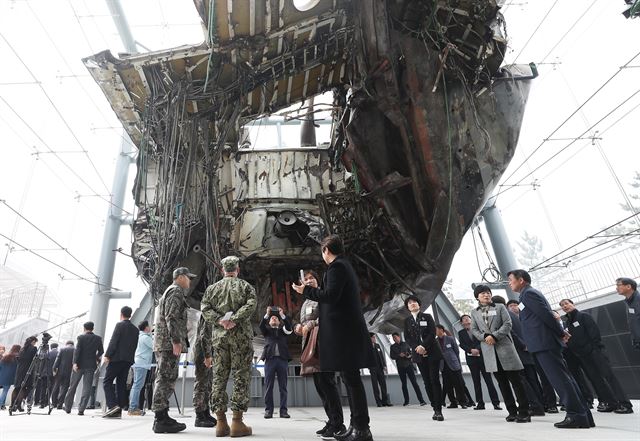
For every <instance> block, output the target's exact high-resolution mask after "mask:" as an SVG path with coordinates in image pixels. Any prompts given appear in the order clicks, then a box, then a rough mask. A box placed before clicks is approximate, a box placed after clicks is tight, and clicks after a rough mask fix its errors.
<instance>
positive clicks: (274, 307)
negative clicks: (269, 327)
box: [271, 306, 280, 316]
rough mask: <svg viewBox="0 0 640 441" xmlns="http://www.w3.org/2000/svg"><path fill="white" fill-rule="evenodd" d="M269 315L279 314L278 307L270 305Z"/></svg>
mask: <svg viewBox="0 0 640 441" xmlns="http://www.w3.org/2000/svg"><path fill="white" fill-rule="evenodd" d="M271 315H277V316H280V309H279V308H278V307H277V306H271Z"/></svg>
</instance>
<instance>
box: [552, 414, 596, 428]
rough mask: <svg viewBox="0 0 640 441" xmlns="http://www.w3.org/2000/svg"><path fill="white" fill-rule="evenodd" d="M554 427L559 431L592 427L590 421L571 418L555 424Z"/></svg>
mask: <svg viewBox="0 0 640 441" xmlns="http://www.w3.org/2000/svg"><path fill="white" fill-rule="evenodd" d="M554 426H555V427H557V428H558V429H588V428H589V427H591V425H590V424H589V422H588V421H579V420H576V419H575V418H573V417H570V416H568V417H566V418H565V419H564V420H563V421H560V422H559V423H555V424H554Z"/></svg>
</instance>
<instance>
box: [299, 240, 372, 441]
mask: <svg viewBox="0 0 640 441" xmlns="http://www.w3.org/2000/svg"><path fill="white" fill-rule="evenodd" d="M321 247H322V258H323V259H324V261H325V263H326V264H327V265H328V268H327V272H326V274H325V276H324V279H323V282H322V286H321V287H320V288H313V287H312V286H308V285H307V286H305V285H296V284H294V285H293V289H295V290H296V292H298V293H299V294H304V297H305V298H307V299H310V300H314V301H316V302H318V303H319V304H320V307H319V309H320V312H319V322H320V324H321V326H320V330H319V334H318V342H319V355H320V368H321V369H322V371H332V372H341V377H342V380H343V381H344V383H345V386H346V387H347V393H348V394H349V407H350V409H351V425H350V426H349V428H348V429H347V430H346V432H344V433H339V434H337V435H336V436H335V438H336V439H338V440H339V441H343V440H345V441H369V440H372V439H373V438H372V436H371V432H370V431H369V411H368V408H367V397H366V394H365V391H364V385H363V384H362V379H361V378H360V369H361V368H365V367H366V368H368V367H370V366H374V358H373V350H372V348H371V342H370V339H369V332H368V330H367V325H366V324H365V321H364V316H363V315H362V306H361V304H360V287H359V284H358V277H357V276H356V273H355V271H354V269H353V267H352V266H351V263H350V262H349V260H348V259H347V258H346V257H345V256H344V246H343V244H342V240H341V239H340V238H339V237H338V236H336V235H332V236H328V237H326V238H325V239H324V240H323V241H322V244H321Z"/></svg>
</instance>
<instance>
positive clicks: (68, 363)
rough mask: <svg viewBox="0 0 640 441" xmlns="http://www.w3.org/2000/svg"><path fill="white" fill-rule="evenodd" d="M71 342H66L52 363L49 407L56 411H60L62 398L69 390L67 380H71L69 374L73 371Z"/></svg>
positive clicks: (72, 347) (62, 402)
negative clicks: (52, 381) (51, 387)
mask: <svg viewBox="0 0 640 441" xmlns="http://www.w3.org/2000/svg"><path fill="white" fill-rule="evenodd" d="M74 350H75V348H74V346H73V341H72V340H69V341H67V343H66V345H65V347H64V348H62V349H60V350H59V351H58V355H57V356H56V359H55V361H54V362H53V375H54V378H55V380H54V383H53V390H52V391H51V405H52V406H54V407H56V408H57V409H62V405H63V404H64V397H65V395H66V394H67V390H69V380H71V372H72V371H73V351H74Z"/></svg>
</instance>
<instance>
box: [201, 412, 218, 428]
mask: <svg viewBox="0 0 640 441" xmlns="http://www.w3.org/2000/svg"><path fill="white" fill-rule="evenodd" d="M207 417H208V418H207ZM211 420H213V421H211ZM215 421H216V420H215V418H213V417H212V416H211V415H209V411H208V410H201V411H196V427H215V426H216V423H215Z"/></svg>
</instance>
